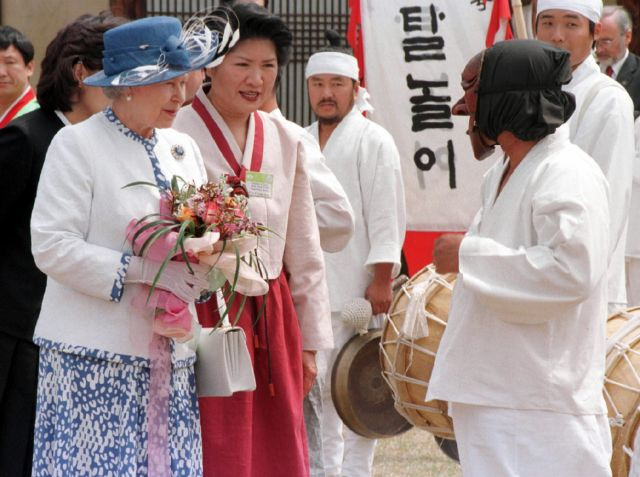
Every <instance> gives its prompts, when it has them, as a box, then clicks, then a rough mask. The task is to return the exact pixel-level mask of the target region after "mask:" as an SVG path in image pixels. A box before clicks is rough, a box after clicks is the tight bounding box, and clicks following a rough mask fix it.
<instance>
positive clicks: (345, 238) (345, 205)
mask: <svg viewBox="0 0 640 477" xmlns="http://www.w3.org/2000/svg"><path fill="white" fill-rule="evenodd" d="M269 114H270V115H271V116H272V117H274V118H276V119H278V120H280V121H282V123H283V124H284V125H285V126H286V127H287V128H289V129H291V131H292V132H293V134H294V135H299V136H300V143H301V144H302V147H303V148H304V151H305V154H304V157H305V160H306V166H307V170H308V171H309V182H310V185H311V195H312V196H313V204H314V206H315V209H316V219H317V220H318V227H319V229H320V245H321V246H322V250H324V251H325V252H338V251H340V250H342V249H343V248H344V247H345V246H346V245H347V243H348V242H349V239H350V238H351V236H352V235H353V228H354V220H353V210H352V209H351V204H349V199H347V194H346V193H345V191H344V189H343V188H342V186H341V185H340V182H339V181H338V179H337V178H336V176H335V175H334V173H333V172H331V169H329V167H328V166H327V162H326V160H325V158H324V155H323V154H322V151H321V150H320V146H319V145H318V141H316V139H315V138H314V137H313V136H312V135H311V134H309V133H308V132H307V130H306V129H304V128H303V127H302V126H299V125H298V124H296V123H294V122H293V121H289V120H288V119H287V118H285V117H284V115H283V114H282V112H281V111H280V110H279V109H277V108H276V109H274V110H273V111H271V112H270V113H269Z"/></svg>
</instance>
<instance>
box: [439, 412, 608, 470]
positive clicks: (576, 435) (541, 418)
mask: <svg viewBox="0 0 640 477" xmlns="http://www.w3.org/2000/svg"><path fill="white" fill-rule="evenodd" d="M449 409H450V413H451V417H452V418H453V427H454V429H455V434H456V441H457V443H458V452H459V454H460V463H461V464H462V472H463V474H464V477H609V476H611V468H610V466H609V461H610V460H611V434H610V431H609V423H608V420H607V416H606V415H573V414H564V413H557V412H549V411H530V410H526V411H525V410H515V409H505V408H496V407H488V406H474V405H469V404H461V403H451V404H450V408H449Z"/></svg>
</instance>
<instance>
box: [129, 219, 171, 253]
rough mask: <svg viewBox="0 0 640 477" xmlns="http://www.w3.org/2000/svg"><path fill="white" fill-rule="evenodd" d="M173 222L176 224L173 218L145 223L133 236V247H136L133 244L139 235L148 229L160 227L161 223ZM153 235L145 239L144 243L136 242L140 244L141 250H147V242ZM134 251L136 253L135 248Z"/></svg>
mask: <svg viewBox="0 0 640 477" xmlns="http://www.w3.org/2000/svg"><path fill="white" fill-rule="evenodd" d="M138 224H140V221H138V223H137V224H136V225H138ZM173 224H175V222H174V221H172V220H154V221H152V222H148V223H146V224H145V225H143V226H142V227H140V228H139V229H137V230H136V232H135V233H134V234H133V236H132V237H131V244H132V246H131V248H132V249H134V247H133V244H135V243H136V242H137V241H138V237H139V236H140V235H141V234H142V233H144V232H146V231H147V230H149V229H152V228H154V227H158V226H160V225H173ZM152 235H153V234H152ZM152 235H150V236H149V238H147V240H145V241H144V242H143V243H142V245H139V244H136V245H139V247H140V250H141V251H143V250H146V249H147V248H148V245H147V242H149V240H150V239H151V237H152ZM134 253H135V250H134ZM140 255H142V252H141V253H140Z"/></svg>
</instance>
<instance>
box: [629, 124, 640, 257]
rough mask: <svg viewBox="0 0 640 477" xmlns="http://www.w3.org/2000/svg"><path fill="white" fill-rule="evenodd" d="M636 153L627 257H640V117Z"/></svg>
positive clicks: (637, 126) (635, 129)
mask: <svg viewBox="0 0 640 477" xmlns="http://www.w3.org/2000/svg"><path fill="white" fill-rule="evenodd" d="M634 131H635V140H636V154H635V157H634V158H633V185H632V187H631V203H630V206H629V211H630V213H629V230H628V232H627V253H626V255H627V257H629V258H635V259H638V258H640V214H639V213H638V211H639V210H640V117H638V118H637V119H636V121H635V126H634Z"/></svg>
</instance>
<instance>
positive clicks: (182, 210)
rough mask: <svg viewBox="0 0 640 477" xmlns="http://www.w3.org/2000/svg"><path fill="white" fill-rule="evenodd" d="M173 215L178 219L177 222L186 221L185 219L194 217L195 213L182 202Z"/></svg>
mask: <svg viewBox="0 0 640 477" xmlns="http://www.w3.org/2000/svg"><path fill="white" fill-rule="evenodd" d="M175 217H176V219H177V220H178V222H186V221H187V220H193V219H195V217H196V213H195V212H194V211H193V210H191V209H190V208H189V207H187V206H186V205H184V204H182V205H180V207H179V208H178V210H177V212H176V214H175Z"/></svg>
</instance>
